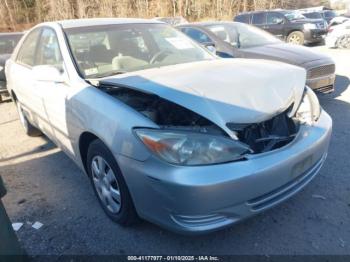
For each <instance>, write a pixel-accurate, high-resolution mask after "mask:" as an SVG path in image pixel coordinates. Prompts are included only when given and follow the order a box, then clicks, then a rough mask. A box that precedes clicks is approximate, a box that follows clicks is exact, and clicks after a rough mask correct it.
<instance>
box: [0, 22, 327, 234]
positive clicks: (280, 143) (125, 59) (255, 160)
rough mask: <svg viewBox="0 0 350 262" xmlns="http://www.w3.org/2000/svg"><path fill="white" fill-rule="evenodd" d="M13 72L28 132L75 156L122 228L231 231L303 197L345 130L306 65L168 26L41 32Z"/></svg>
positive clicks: (52, 27)
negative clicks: (334, 136) (145, 224)
mask: <svg viewBox="0 0 350 262" xmlns="http://www.w3.org/2000/svg"><path fill="white" fill-rule="evenodd" d="M6 75H7V79H8V89H9V92H10V94H11V96H12V98H13V100H14V101H15V103H16V105H17V108H18V112H19V116H20V120H21V122H22V124H23V127H24V130H25V131H26V133H27V134H28V135H40V134H41V132H42V133H44V134H45V135H47V136H48V137H49V138H50V139H51V140H52V141H54V142H55V143H56V144H57V145H58V146H59V147H60V148H61V149H62V150H63V151H64V152H66V153H67V154H68V155H69V156H70V157H71V158H72V159H73V160H74V161H75V162H76V163H77V164H78V165H79V166H80V167H81V169H82V170H84V171H85V172H86V173H87V174H88V176H89V178H90V179H91V182H92V185H93V188H94V191H95V193H96V196H97V198H98V199H99V202H100V204H101V206H102V208H103V209H104V211H105V212H106V214H107V215H108V216H109V217H110V218H111V219H112V220H114V221H115V222H118V223H120V224H123V225H127V224H131V223H133V222H135V221H136V220H137V218H138V217H141V218H143V219H146V220H149V221H151V222H154V223H156V224H158V225H161V226H163V227H166V228H168V229H171V230H174V231H177V232H183V233H200V232H208V231H212V230H216V229H219V228H223V227H225V226H228V225H231V224H234V223H235V222H237V221H240V220H242V219H244V218H247V217H249V216H251V215H254V214H257V213H259V212H261V211H264V210H266V209H268V208H270V207H272V206H275V205H276V204H279V203H281V202H282V201H284V200H286V199H287V198H289V197H291V196H292V195H294V194H295V193H297V192H298V191H299V190H301V189H302V188H303V187H304V186H305V185H306V184H308V183H309V182H310V181H311V180H312V179H313V178H314V177H315V176H316V174H317V173H318V172H319V170H320V169H321V166H322V164H323V163H324V161H325V159H326V156H327V150H328V144H329V140H330V136H331V129H332V121H331V118H330V117H329V116H328V114H327V113H326V112H325V111H323V110H322V109H321V107H320V105H319V102H318V100H317V97H316V96H315V94H314V93H313V91H312V90H311V89H310V88H308V87H306V86H305V79H306V73H305V70H304V69H302V68H299V67H295V66H292V65H287V64H282V63H279V62H272V61H264V60H244V59H219V58H217V57H215V56H213V55H212V54H210V53H209V52H207V51H206V50H205V49H203V48H202V47H200V46H198V45H197V44H196V43H194V42H193V41H192V40H190V39H189V38H187V37H186V36H185V35H183V34H182V33H181V32H179V31H177V30H175V29H173V28H172V27H170V26H167V25H165V24H163V23H160V22H155V21H149V20H136V19H86V20H67V21H59V22H49V23H44V24H40V25H38V26H36V27H35V28H33V29H32V30H30V31H29V32H28V33H27V34H26V36H25V37H23V39H22V40H21V42H20V43H19V45H18V46H17V48H16V50H15V52H14V54H13V55H12V57H11V59H10V60H8V62H7V64H6Z"/></svg>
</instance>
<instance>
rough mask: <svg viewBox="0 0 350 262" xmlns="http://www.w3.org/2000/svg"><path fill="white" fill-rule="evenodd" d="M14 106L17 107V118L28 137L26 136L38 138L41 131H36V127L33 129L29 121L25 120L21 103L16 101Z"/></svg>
mask: <svg viewBox="0 0 350 262" xmlns="http://www.w3.org/2000/svg"><path fill="white" fill-rule="evenodd" d="M16 106H17V111H18V116H19V120H20V122H21V124H22V127H23V129H24V132H25V133H26V134H27V135H28V136H40V135H42V133H41V131H40V130H39V129H37V128H36V127H34V126H33V125H32V124H31V123H30V122H29V120H28V119H27V117H26V116H25V114H24V112H23V109H22V106H21V103H20V102H19V101H16Z"/></svg>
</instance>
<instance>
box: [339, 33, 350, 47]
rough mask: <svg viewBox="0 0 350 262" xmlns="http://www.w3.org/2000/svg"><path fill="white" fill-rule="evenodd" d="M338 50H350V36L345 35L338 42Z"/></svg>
mask: <svg viewBox="0 0 350 262" xmlns="http://www.w3.org/2000/svg"><path fill="white" fill-rule="evenodd" d="M336 45H337V47H338V48H344V49H350V35H344V36H342V37H340V38H339V39H338V41H337V44H336Z"/></svg>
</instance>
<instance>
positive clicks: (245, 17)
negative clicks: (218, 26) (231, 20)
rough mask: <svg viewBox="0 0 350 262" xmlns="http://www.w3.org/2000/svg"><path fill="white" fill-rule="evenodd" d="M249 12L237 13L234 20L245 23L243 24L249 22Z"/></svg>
mask: <svg viewBox="0 0 350 262" xmlns="http://www.w3.org/2000/svg"><path fill="white" fill-rule="evenodd" d="M249 17H250V15H249V14H245V15H238V16H236V17H235V21H236V22H240V23H245V24H249V22H250V21H249Z"/></svg>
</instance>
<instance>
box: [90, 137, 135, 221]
mask: <svg viewBox="0 0 350 262" xmlns="http://www.w3.org/2000/svg"><path fill="white" fill-rule="evenodd" d="M87 169H88V173H89V176H90V179H91V183H92V185H93V188H94V191H95V194H96V196H97V198H98V200H99V202H100V204H101V206H102V208H103V210H104V211H105V213H106V214H107V215H108V217H109V218H111V219H112V220H113V221H114V222H116V223H118V224H121V225H131V224H133V223H134V222H136V221H137V220H138V216H137V214H136V211H135V207H134V204H133V202H132V199H131V196H130V193H129V190H128V188H127V185H126V183H125V181H124V178H123V176H122V174H121V172H120V169H119V167H118V164H117V161H116V160H115V159H114V156H113V154H112V153H111V152H110V151H109V149H108V148H107V147H106V146H105V145H104V143H103V142H102V141H101V140H99V139H97V140H95V141H93V142H92V143H91V144H90V146H89V149H88V155H87Z"/></svg>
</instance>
